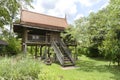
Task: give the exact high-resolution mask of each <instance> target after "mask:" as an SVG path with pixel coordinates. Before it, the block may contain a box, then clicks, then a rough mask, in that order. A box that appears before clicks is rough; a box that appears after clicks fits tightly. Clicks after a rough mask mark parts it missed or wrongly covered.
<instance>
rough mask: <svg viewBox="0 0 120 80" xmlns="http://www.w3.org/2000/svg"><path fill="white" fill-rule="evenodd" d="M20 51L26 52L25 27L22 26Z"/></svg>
mask: <svg viewBox="0 0 120 80" xmlns="http://www.w3.org/2000/svg"><path fill="white" fill-rule="evenodd" d="M22 34H23V35H22V51H23V52H24V53H25V54H26V53H27V44H26V42H27V35H28V34H27V28H23V33H22Z"/></svg>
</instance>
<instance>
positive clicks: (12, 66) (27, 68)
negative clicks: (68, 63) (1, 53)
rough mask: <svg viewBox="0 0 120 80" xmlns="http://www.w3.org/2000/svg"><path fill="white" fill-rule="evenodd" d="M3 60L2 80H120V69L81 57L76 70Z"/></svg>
mask: <svg viewBox="0 0 120 80" xmlns="http://www.w3.org/2000/svg"><path fill="white" fill-rule="evenodd" d="M18 59H19V58H18V57H16V58H1V60H0V80H9V79H10V80H120V67H118V66H115V65H113V64H112V65H111V66H108V64H109V62H108V61H105V60H101V59H98V58H97V59H93V58H88V57H85V56H81V57H79V60H78V61H77V62H76V68H74V69H65V68H63V67H61V66H60V65H59V64H55V63H52V65H45V64H43V63H41V62H40V61H39V60H36V59H29V58H28V59H27V58H23V59H19V60H18Z"/></svg>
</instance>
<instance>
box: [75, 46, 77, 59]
mask: <svg viewBox="0 0 120 80" xmlns="http://www.w3.org/2000/svg"><path fill="white" fill-rule="evenodd" d="M75 60H78V50H77V46H75Z"/></svg>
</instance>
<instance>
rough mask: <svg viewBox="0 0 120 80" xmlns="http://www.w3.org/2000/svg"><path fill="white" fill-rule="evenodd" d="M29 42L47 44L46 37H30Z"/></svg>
mask: <svg viewBox="0 0 120 80" xmlns="http://www.w3.org/2000/svg"><path fill="white" fill-rule="evenodd" d="M28 41H29V42H45V41H46V36H42V35H30V34H29V35H28Z"/></svg>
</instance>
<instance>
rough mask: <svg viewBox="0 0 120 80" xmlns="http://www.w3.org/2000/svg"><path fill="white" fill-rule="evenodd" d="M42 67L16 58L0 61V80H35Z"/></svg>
mask: <svg viewBox="0 0 120 80" xmlns="http://www.w3.org/2000/svg"><path fill="white" fill-rule="evenodd" d="M41 69H42V66H41V65H40V62H38V61H36V60H33V59H28V58H22V57H20V56H19V57H16V58H9V59H8V58H5V59H2V60H0V80H1V79H2V80H36V79H38V74H40V72H41Z"/></svg>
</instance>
